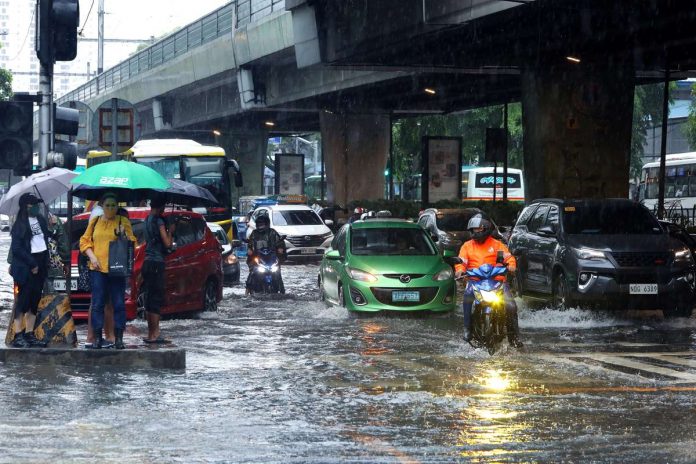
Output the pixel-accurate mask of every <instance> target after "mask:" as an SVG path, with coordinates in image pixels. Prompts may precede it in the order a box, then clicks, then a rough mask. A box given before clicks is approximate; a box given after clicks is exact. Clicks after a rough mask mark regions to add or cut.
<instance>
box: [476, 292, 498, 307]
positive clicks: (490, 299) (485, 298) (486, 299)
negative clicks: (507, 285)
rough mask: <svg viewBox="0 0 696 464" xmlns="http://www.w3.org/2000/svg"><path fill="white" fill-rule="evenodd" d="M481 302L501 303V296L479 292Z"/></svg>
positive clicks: (494, 293)
mask: <svg viewBox="0 0 696 464" xmlns="http://www.w3.org/2000/svg"><path fill="white" fill-rule="evenodd" d="M479 293H480V295H481V300H482V301H483V302H484V303H488V304H498V303H502V302H503V295H502V294H501V293H498V292H495V291H488V290H481V291H480V292H479Z"/></svg>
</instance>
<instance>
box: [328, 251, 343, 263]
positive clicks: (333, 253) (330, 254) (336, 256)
mask: <svg viewBox="0 0 696 464" xmlns="http://www.w3.org/2000/svg"><path fill="white" fill-rule="evenodd" d="M324 257H325V258H326V259H330V260H332V261H340V260H341V259H343V256H341V254H340V253H339V252H338V250H331V251H329V252H328V253H326V254H325V255H324Z"/></svg>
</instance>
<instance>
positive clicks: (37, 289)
mask: <svg viewBox="0 0 696 464" xmlns="http://www.w3.org/2000/svg"><path fill="white" fill-rule="evenodd" d="M32 256H33V257H34V260H35V261H36V262H37V263H39V266H38V268H39V272H37V273H36V274H31V273H30V274H29V278H28V279H27V281H26V282H25V283H24V285H20V286H19V294H18V295H17V303H16V304H15V319H17V318H18V317H20V316H21V315H22V314H25V313H28V312H31V313H32V314H34V315H36V313H37V311H38V309H39V301H41V294H42V292H43V286H44V282H45V281H46V275H47V269H46V265H45V263H46V252H42V253H34V254H32Z"/></svg>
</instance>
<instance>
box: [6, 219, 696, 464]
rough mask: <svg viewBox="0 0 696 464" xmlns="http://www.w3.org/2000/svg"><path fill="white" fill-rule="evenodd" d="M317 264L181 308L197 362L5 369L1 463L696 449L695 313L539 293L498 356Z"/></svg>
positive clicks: (187, 343) (682, 457) (480, 456)
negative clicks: (325, 274)
mask: <svg viewBox="0 0 696 464" xmlns="http://www.w3.org/2000/svg"><path fill="white" fill-rule="evenodd" d="M8 245H9V241H8V237H7V234H6V233H1V234H0V262H2V263H4V262H5V258H6V253H7V248H8ZM0 268H1V269H0V277H1V278H2V284H0V308H2V310H1V311H0V320H2V321H3V324H2V330H5V328H6V325H5V324H6V323H7V321H8V320H9V317H10V315H9V311H8V308H9V302H10V299H11V297H12V295H11V288H10V284H9V279H8V277H7V274H6V270H7V269H6V266H5V265H4V264H3V265H2V266H0ZM317 270H318V267H317V266H316V265H288V266H286V267H285V268H284V271H283V272H284V279H285V285H286V288H287V289H288V293H289V295H287V296H286V297H285V298H283V299H263V300H261V299H258V298H251V297H247V296H245V295H244V291H243V288H242V287H233V288H228V289H226V290H225V299H224V300H223V302H222V304H221V306H220V309H219V311H218V312H217V313H204V314H201V315H199V316H195V317H192V318H182V319H172V320H167V321H164V322H163V324H162V331H163V333H164V334H165V335H166V336H167V337H169V338H172V339H173V340H174V341H175V342H176V344H177V345H179V346H181V347H184V348H186V350H187V369H186V370H185V371H178V372H171V371H145V370H133V371H130V370H126V369H109V370H107V369H94V368H80V369H75V368H72V367H49V366H18V365H11V364H6V365H0V369H1V372H2V376H1V377H0V401H1V402H2V404H3V405H4V406H3V408H2V409H1V410H0V430H1V431H2V433H0V449H1V450H2V451H3V452H2V453H0V462H13V463H17V462H47V461H51V462H95V461H98V462H119V463H130V462H133V463H142V462H145V463H160V462H161V463H165V462H167V463H168V462H182V463H184V462H185V463H191V462H264V463H288V462H293V463H294V462H296V463H305V462H310V463H332V462H336V463H338V462H356V463H357V462H379V463H418V462H590V461H592V462H646V461H650V462H694V461H696V421H694V420H693V419H694V417H695V415H696V349H695V348H696V319H688V320H686V319H682V320H674V321H663V320H662V319H661V317H660V314H659V312H658V313H657V314H654V315H651V314H630V313H629V314H612V313H606V312H584V311H579V310H569V311H566V312H558V311H554V310H553V309H549V308H546V309H537V310H531V309H529V308H526V307H525V306H524V305H523V304H522V305H521V306H522V307H521V310H520V324H521V327H522V334H523V341H524V342H525V343H526V348H525V349H524V350H523V351H520V352H518V351H515V350H512V349H507V348H505V349H503V350H502V352H500V353H498V354H496V355H495V356H492V357H491V356H489V355H488V354H487V353H486V352H485V351H483V350H474V349H472V348H470V347H468V346H465V345H464V344H463V343H462V342H461V336H462V329H461V325H462V321H461V316H460V314H459V313H456V314H451V315H445V316H436V317H430V316H425V317H403V316H402V317H396V316H384V315H377V316H372V317H356V316H352V315H350V314H347V313H346V311H345V310H343V309H340V308H327V307H326V306H325V305H324V304H323V303H321V302H320V301H318V292H317V289H316V274H317ZM242 274H243V275H242V278H244V274H245V272H244V271H243V273H242ZM84 333H85V327H84V326H81V327H80V333H79V336H80V339H81V340H84ZM145 333H146V325H145V323H144V322H142V321H134V322H133V323H131V324H129V329H128V332H127V334H126V342H127V343H137V340H138V339H139V337H142V336H143V334H145Z"/></svg>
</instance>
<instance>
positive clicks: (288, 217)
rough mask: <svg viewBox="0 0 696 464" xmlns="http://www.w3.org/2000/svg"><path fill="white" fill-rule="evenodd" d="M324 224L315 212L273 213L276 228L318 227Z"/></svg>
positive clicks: (289, 211) (292, 211) (291, 211)
mask: <svg viewBox="0 0 696 464" xmlns="http://www.w3.org/2000/svg"><path fill="white" fill-rule="evenodd" d="M321 224H323V222H322V221H321V218H320V217H319V216H318V215H317V213H315V212H314V211H307V210H301V209H299V210H288V211H273V225H274V226H316V225H321Z"/></svg>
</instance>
